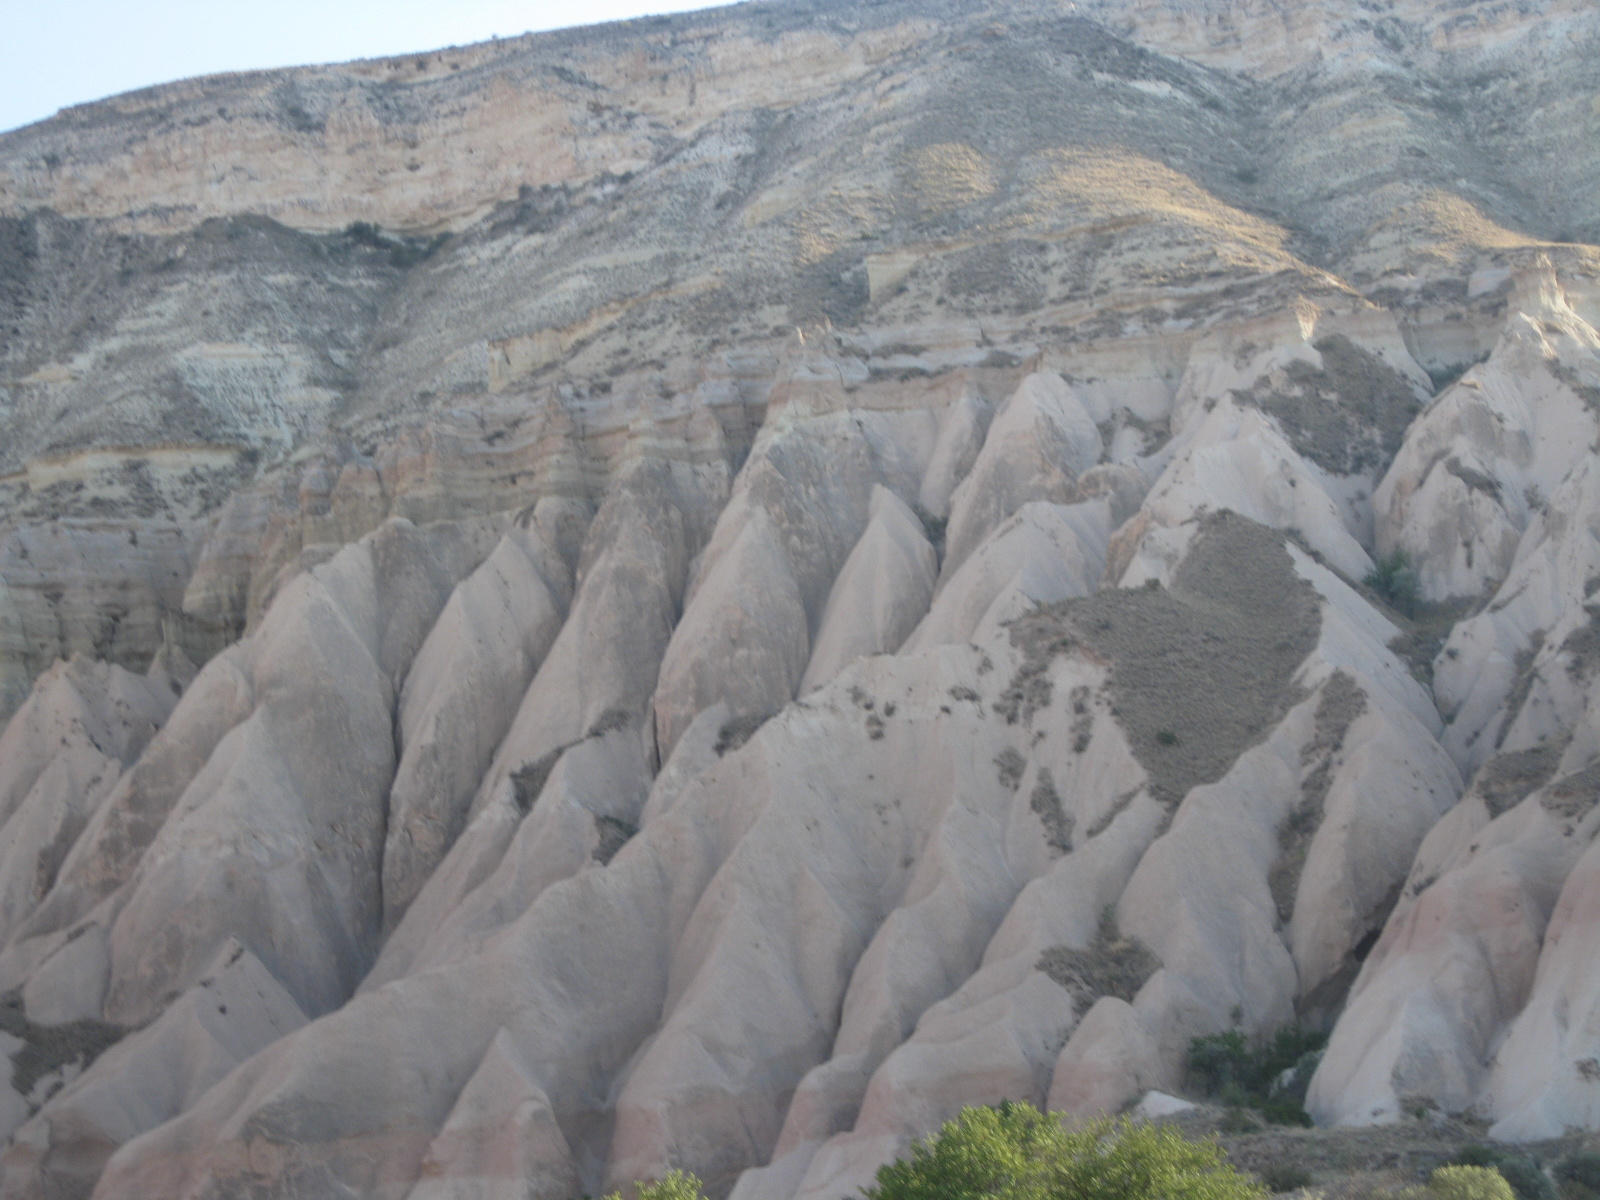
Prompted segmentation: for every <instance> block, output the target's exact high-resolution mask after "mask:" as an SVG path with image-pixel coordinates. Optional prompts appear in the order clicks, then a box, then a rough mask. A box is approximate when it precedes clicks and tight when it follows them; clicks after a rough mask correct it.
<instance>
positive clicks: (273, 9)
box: [0, 0, 710, 131]
mask: <svg viewBox="0 0 1600 1200" xmlns="http://www.w3.org/2000/svg"><path fill="white" fill-rule="evenodd" d="M709 3H710V0H688V2H683V0H271V2H270V3H267V2H263V0H0V131H3V130H7V129H15V128H16V127H17V126H19V125H27V124H30V123H32V122H34V121H41V120H43V119H44V118H45V117H48V116H50V115H51V114H52V113H54V112H55V111H56V110H57V109H60V108H65V107H67V106H68V105H72V104H82V103H84V102H85V101H88V100H98V99H101V98H102V97H105V96H113V95H116V94H117V93H118V92H126V91H131V90H132V89H134V88H141V87H147V86H149V85H150V84H152V83H165V82H167V81H169V80H173V79H187V78H189V77H190V76H194V75H212V74H216V73H217V72H220V71H246V70H254V69H259V68H262V67H289V66H301V65H304V64H308V63H328V62H345V61H347V60H349V59H352V58H374V57H379V56H383V55H389V54H405V53H409V52H411V51H417V50H437V49H440V48H442V47H444V46H450V45H457V46H460V45H466V44H467V43H469V42H481V41H487V40H488V39H489V38H491V37H495V36H498V37H515V36H516V35H517V34H520V33H525V32H527V31H528V30H538V29H560V28H562V27H564V26H568V25H590V24H594V23H596V22H599V21H618V20H623V19H624V18H627V17H640V16H646V15H650V14H655V13H668V12H684V11H687V10H689V9H695V8H705V7H708V6H709Z"/></svg>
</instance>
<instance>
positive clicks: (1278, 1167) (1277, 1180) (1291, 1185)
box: [1261, 1163, 1315, 1196]
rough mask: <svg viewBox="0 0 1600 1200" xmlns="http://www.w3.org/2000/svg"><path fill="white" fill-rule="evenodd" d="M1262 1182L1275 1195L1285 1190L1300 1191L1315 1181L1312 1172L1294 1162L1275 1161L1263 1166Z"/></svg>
mask: <svg viewBox="0 0 1600 1200" xmlns="http://www.w3.org/2000/svg"><path fill="white" fill-rule="evenodd" d="M1261 1182H1262V1183H1264V1184H1266V1185H1267V1189H1268V1190H1269V1191H1271V1192H1272V1194H1273V1195H1275V1196H1276V1195H1281V1194H1282V1193H1284V1192H1298V1191H1299V1190H1300V1189H1301V1188H1308V1187H1310V1186H1311V1185H1312V1183H1314V1182H1315V1181H1314V1180H1313V1179H1312V1178H1311V1174H1310V1172H1308V1171H1306V1170H1304V1169H1302V1168H1300V1167H1297V1166H1294V1165H1293V1164H1292V1163H1273V1164H1271V1165H1270V1166H1266V1167H1263V1168H1261Z"/></svg>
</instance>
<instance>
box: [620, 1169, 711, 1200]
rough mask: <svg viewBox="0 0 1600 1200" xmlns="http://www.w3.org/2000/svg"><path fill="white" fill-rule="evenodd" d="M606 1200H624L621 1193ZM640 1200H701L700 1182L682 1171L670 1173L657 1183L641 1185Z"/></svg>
mask: <svg viewBox="0 0 1600 1200" xmlns="http://www.w3.org/2000/svg"><path fill="white" fill-rule="evenodd" d="M606 1200H622V1193H621V1192H612V1193H611V1195H609V1196H608V1197H606ZM639 1200H701V1197H700V1181H699V1180H698V1179H696V1178H695V1177H694V1176H693V1175H685V1174H684V1173H683V1172H682V1171H670V1172H668V1173H667V1177H666V1178H665V1179H663V1180H660V1181H659V1182H656V1183H641V1184H640V1185H639Z"/></svg>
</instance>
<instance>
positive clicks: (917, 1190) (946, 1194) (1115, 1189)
mask: <svg viewBox="0 0 1600 1200" xmlns="http://www.w3.org/2000/svg"><path fill="white" fill-rule="evenodd" d="M1266 1195H1267V1193H1266V1192H1265V1190H1263V1189H1262V1188H1261V1187H1260V1186H1259V1185H1257V1184H1255V1183H1253V1182H1251V1181H1250V1180H1249V1179H1247V1178H1246V1177H1244V1176H1242V1175H1240V1174H1239V1173H1238V1172H1237V1171H1235V1170H1234V1169H1233V1167H1232V1166H1230V1165H1229V1164H1228V1163H1227V1162H1226V1161H1224V1159H1223V1157H1222V1151H1221V1149H1220V1148H1219V1147H1218V1146H1217V1145H1216V1143H1215V1142H1191V1141H1188V1140H1187V1139H1185V1138H1184V1137H1183V1136H1182V1135H1181V1134H1179V1133H1178V1132H1177V1131H1176V1130H1175V1129H1172V1128H1170V1127H1166V1126H1157V1125H1135V1124H1132V1123H1131V1122H1128V1121H1111V1120H1102V1121H1096V1122H1093V1123H1091V1124H1089V1125H1086V1126H1083V1127H1081V1128H1078V1129H1073V1130H1067V1129H1064V1128H1063V1127H1062V1125H1061V1123H1060V1121H1059V1120H1058V1119H1057V1118H1056V1117H1054V1116H1046V1115H1045V1114H1043V1113H1041V1112H1039V1110H1038V1109H1036V1108H1034V1107H1033V1106H1032V1105H1029V1104H1018V1103H1011V1102H1007V1103H1004V1104H1001V1105H999V1106H998V1107H995V1108H969V1109H966V1110H965V1111H963V1112H962V1113H961V1115H960V1116H959V1117H957V1118H956V1119H955V1120H953V1121H950V1122H949V1123H947V1124H946V1125H945V1127H944V1128H943V1129H941V1130H940V1131H939V1133H938V1134H936V1135H935V1136H934V1137H932V1138H930V1139H928V1140H926V1141H923V1142H918V1143H916V1144H915V1145H913V1146H912V1148H911V1156H910V1157H909V1158H904V1159H901V1160H899V1161H898V1162H893V1163H889V1164H888V1165H886V1166H884V1167H882V1168H881V1169H880V1170H879V1171H878V1183H877V1186H876V1187H873V1188H869V1189H867V1192H866V1196H867V1198H868V1200H1261V1198H1263V1197H1265V1196H1266Z"/></svg>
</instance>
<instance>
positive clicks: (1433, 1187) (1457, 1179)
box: [1396, 1166, 1515, 1200]
mask: <svg viewBox="0 0 1600 1200" xmlns="http://www.w3.org/2000/svg"><path fill="white" fill-rule="evenodd" d="M1396 1200H1515V1197H1514V1196H1513V1195H1512V1193H1511V1185H1510V1184H1508V1183H1507V1182H1506V1181H1505V1179H1504V1178H1503V1177H1502V1176H1501V1175H1500V1173H1499V1172H1498V1171H1496V1170H1495V1169H1494V1168H1492V1167H1467V1166H1454V1167H1440V1168H1439V1169H1438V1170H1436V1171H1435V1172H1434V1173H1433V1174H1432V1175H1431V1176H1430V1177H1429V1179H1428V1185H1427V1186H1426V1187H1414V1188H1407V1189H1406V1190H1405V1191H1403V1192H1401V1193H1400V1195H1399V1196H1398V1197H1397V1198H1396Z"/></svg>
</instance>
